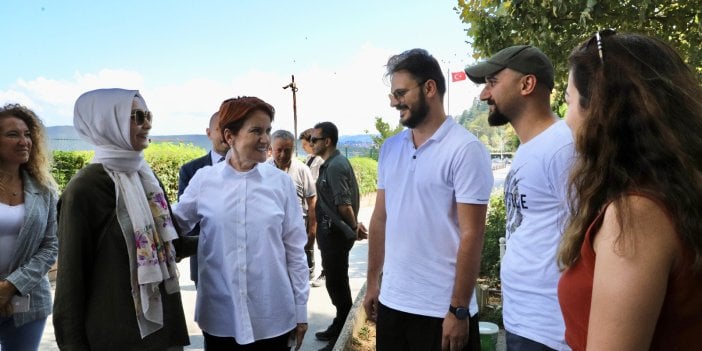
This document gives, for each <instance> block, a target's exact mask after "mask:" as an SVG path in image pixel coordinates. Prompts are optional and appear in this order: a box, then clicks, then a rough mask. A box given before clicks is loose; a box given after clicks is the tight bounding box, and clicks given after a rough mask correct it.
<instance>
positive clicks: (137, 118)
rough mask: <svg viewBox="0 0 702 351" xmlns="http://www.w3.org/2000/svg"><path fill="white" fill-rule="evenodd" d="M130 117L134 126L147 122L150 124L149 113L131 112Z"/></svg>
mask: <svg viewBox="0 0 702 351" xmlns="http://www.w3.org/2000/svg"><path fill="white" fill-rule="evenodd" d="M130 117H131V118H132V121H134V123H136V125H138V126H140V125H142V124H144V122H146V121H149V123H151V111H145V110H134V111H132V114H131V116H130Z"/></svg>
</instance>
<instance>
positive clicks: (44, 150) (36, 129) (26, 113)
mask: <svg viewBox="0 0 702 351" xmlns="http://www.w3.org/2000/svg"><path fill="white" fill-rule="evenodd" d="M9 117H15V118H19V119H21V120H22V121H23V122H24V123H25V124H26V125H27V128H29V132H30V134H31V139H32V149H31V150H30V152H29V161H28V162H27V163H25V164H22V165H21V166H20V168H21V169H24V170H25V171H26V172H27V173H29V175H31V176H32V177H34V179H36V180H37V181H38V182H39V184H41V185H43V186H44V187H47V188H49V189H56V182H55V181H54V178H53V177H52V176H51V166H50V158H49V151H48V147H47V146H46V137H45V133H44V124H43V123H42V122H41V120H40V119H39V117H37V115H36V114H35V113H34V111H32V110H30V109H28V108H27V107H24V106H22V105H19V104H7V105H5V106H3V107H2V108H0V119H3V118H9ZM4 177H5V175H4V174H0V179H2V178H4ZM0 183H5V182H0Z"/></svg>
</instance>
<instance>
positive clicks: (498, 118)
mask: <svg viewBox="0 0 702 351" xmlns="http://www.w3.org/2000/svg"><path fill="white" fill-rule="evenodd" d="M493 105H494V104H493ZM494 106H495V109H494V110H493V111H492V112H491V113H490V114H489V115H488V124H489V125H490V126H491V127H500V126H503V125H505V124H507V123H509V119H508V118H507V116H505V115H504V114H503V113H502V112H500V110H499V109H498V108H497V106H496V105H494Z"/></svg>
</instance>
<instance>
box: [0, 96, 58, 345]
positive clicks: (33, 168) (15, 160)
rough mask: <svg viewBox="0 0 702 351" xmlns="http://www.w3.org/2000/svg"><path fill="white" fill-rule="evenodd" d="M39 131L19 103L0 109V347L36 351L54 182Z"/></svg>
mask: <svg viewBox="0 0 702 351" xmlns="http://www.w3.org/2000/svg"><path fill="white" fill-rule="evenodd" d="M49 171H50V166H49V158H48V155H47V148H46V142H45V140H44V127H43V125H42V123H41V121H40V120H39V118H38V117H37V115H36V114H34V112H32V111H31V110H30V109H28V108H26V107H24V106H21V105H15V104H10V105H5V106H4V107H2V108H0V349H2V350H10V351H12V350H36V349H37V348H38V347H39V342H40V341H41V336H42V332H43V330H44V325H45V323H46V318H47V317H48V315H49V314H50V313H51V285H50V284H49V278H48V276H47V273H48V272H49V269H50V268H51V266H52V265H53V264H54V262H56V255H57V251H58V242H57V239H56V197H57V195H56V183H55V182H54V179H53V178H52V177H51V173H50V172H49Z"/></svg>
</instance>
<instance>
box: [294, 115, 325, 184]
mask: <svg viewBox="0 0 702 351" xmlns="http://www.w3.org/2000/svg"><path fill="white" fill-rule="evenodd" d="M312 131H314V128H309V129H306V130H305V131H304V132H302V133H300V138H299V139H300V143H301V144H302V149H303V150H305V153H307V156H305V164H306V165H307V167H309V168H310V171H311V172H312V178H313V179H314V181H315V182H316V181H317V178H319V167H321V166H322V163H324V159H322V158H321V157H319V156H317V155H315V154H314V147H313V146H314V145H312V143H311V142H310V138H312Z"/></svg>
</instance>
